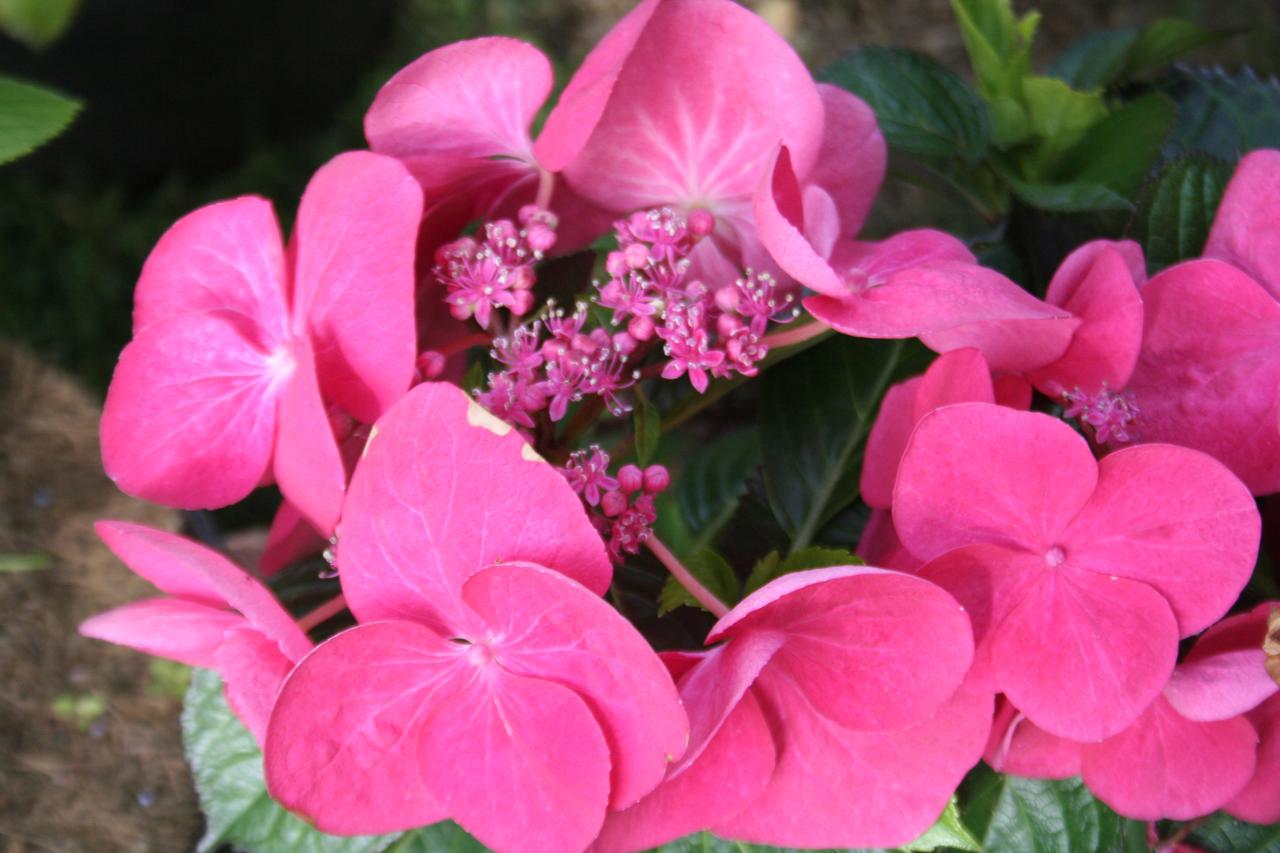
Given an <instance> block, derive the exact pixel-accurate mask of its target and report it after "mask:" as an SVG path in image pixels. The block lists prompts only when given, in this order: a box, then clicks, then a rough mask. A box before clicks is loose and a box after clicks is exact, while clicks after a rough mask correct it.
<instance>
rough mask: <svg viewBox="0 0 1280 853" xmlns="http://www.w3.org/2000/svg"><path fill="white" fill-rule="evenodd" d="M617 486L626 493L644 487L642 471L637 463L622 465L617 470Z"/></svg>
mask: <svg viewBox="0 0 1280 853" xmlns="http://www.w3.org/2000/svg"><path fill="white" fill-rule="evenodd" d="M618 488H619V489H621V490H622V491H624V492H626V493H627V494H631V493H632V492H638V491H640V490H641V489H642V488H644V472H643V471H641V470H640V467H639V466H638V465H623V466H622V468H621V469H620V470H619V471H618Z"/></svg>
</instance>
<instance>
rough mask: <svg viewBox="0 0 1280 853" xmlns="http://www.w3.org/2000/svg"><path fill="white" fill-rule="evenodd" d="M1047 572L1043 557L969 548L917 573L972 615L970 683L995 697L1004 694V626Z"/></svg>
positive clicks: (934, 561)
mask: <svg viewBox="0 0 1280 853" xmlns="http://www.w3.org/2000/svg"><path fill="white" fill-rule="evenodd" d="M1043 571H1044V560H1043V559H1042V558H1041V557H1040V556H1038V555H1034V554H1028V553H1027V552H1026V551H1018V550H1013V549H1010V548H1002V547H1000V546H998V545H966V546H964V547H961V548H956V549H954V550H951V551H947V552H946V553H945V554H943V555H942V556H940V557H935V558H934V559H932V560H930V561H929V562H927V563H925V564H924V565H923V566H921V567H920V568H919V569H917V574H919V575H920V577H922V578H925V579H926V580H929V581H932V582H933V583H936V584H937V585H938V586H940V587H942V588H943V589H945V590H946V591H947V592H949V593H951V595H953V596H954V597H955V599H956V600H957V601H959V602H960V604H961V606H962V607H964V610H965V613H966V614H968V616H969V623H970V625H972V626H973V637H974V644H975V648H974V655H973V666H972V667H971V668H970V670H969V674H968V675H967V676H966V678H965V682H966V683H967V684H970V685H972V686H974V687H978V688H981V689H984V690H989V691H990V692H992V693H995V692H997V691H999V689H1000V685H999V678H998V673H997V667H996V665H995V662H994V650H995V646H996V644H995V637H996V635H997V633H998V631H999V627H1000V623H1001V622H1003V621H1004V619H1005V617H1006V616H1008V615H1009V613H1010V612H1011V611H1012V610H1013V608H1014V607H1015V606H1016V605H1017V603H1018V602H1019V601H1021V600H1022V598H1023V597H1024V596H1026V594H1027V592H1028V590H1029V589H1030V588H1031V587H1032V586H1033V585H1035V584H1036V583H1037V582H1038V581H1039V579H1040V577H1041V575H1042V573H1043Z"/></svg>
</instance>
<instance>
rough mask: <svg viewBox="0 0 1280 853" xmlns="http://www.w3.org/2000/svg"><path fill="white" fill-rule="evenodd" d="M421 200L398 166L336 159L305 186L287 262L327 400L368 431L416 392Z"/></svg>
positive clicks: (299, 321) (298, 319) (298, 323)
mask: <svg viewBox="0 0 1280 853" xmlns="http://www.w3.org/2000/svg"><path fill="white" fill-rule="evenodd" d="M421 219H422V190H421V189H420V188H419V187H418V184H417V182H416V181H415V180H414V179H413V177H412V176H411V175H410V174H409V172H408V170H406V169H405V168H404V166H402V165H401V164H400V163H399V162H398V161H396V160H394V159H392V158H391V157H384V156H382V155H379V154H371V153H369V152H368V151H350V152H347V153H345V154H339V155H338V156H337V157H334V158H333V159H332V160H330V161H329V162H328V163H326V164H325V165H324V166H322V167H321V168H320V170H319V171H318V172H316V174H315V175H314V176H313V177H312V178H311V182H310V183H309V184H307V189H306V192H305V193H303V195H302V202H301V203H300V205H299V206H298V222H297V225H296V226H295V227H294V233H293V244H292V245H291V246H290V252H291V255H292V257H293V259H294V269H293V325H294V330H295V332H296V333H297V334H299V335H302V334H307V333H309V334H310V336H311V342H312V347H313V349H314V352H315V360H316V373H317V375H318V376H319V377H320V387H321V388H322V389H323V391H324V395H325V398H326V399H327V400H329V401H331V402H333V403H336V404H338V405H339V406H341V407H342V408H343V409H345V410H346V411H347V413H348V414H350V415H351V416H352V417H354V418H355V419H356V420H358V421H361V422H363V423H371V422H372V421H374V420H375V419H376V418H377V417H378V416H379V415H381V414H382V413H383V412H384V411H386V409H387V407H388V406H390V405H391V404H392V403H394V402H395V401H396V400H398V399H399V398H400V396H401V395H403V394H404V392H405V391H407V390H409V383H410V381H411V380H412V379H413V370H414V358H415V357H416V356H417V339H416V331H415V329H414V325H413V293H414V258H415V255H416V244H417V238H418V223H419V222H420V221H421Z"/></svg>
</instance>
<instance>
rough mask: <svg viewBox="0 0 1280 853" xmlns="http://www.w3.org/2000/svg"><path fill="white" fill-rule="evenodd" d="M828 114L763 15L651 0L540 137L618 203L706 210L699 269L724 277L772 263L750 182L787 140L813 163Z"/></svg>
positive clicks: (805, 166) (590, 194)
mask: <svg viewBox="0 0 1280 853" xmlns="http://www.w3.org/2000/svg"><path fill="white" fill-rule="evenodd" d="M712 34H714V35H712ZM850 97H851V96H850ZM822 127H823V106H822V102H821V100H820V98H819V96H818V90H817V88H816V87H815V85H814V82H813V78H812V77H811V76H810V75H809V72H808V69H806V68H805V66H804V63H803V62H801V60H800V58H799V57H798V56H796V54H795V52H794V51H793V50H792V49H791V48H790V46H788V45H787V43H786V42H785V41H784V40H783V39H782V38H781V37H780V36H778V34H777V33H776V32H774V31H773V30H772V29H771V28H770V27H769V25H768V24H767V23H765V22H764V21H763V20H762V19H761V18H759V17H757V16H756V15H754V14H752V13H751V12H749V11H748V10H746V9H744V8H742V7H741V6H739V5H738V4H736V3H733V2H730V0H662V2H659V0H645V2H643V3H640V4H639V5H638V6H636V8H635V9H633V10H632V11H631V12H630V13H629V14H628V15H627V16H626V17H625V18H623V19H622V20H621V21H620V22H619V23H618V24H617V25H616V26H615V27H614V28H613V29H612V30H611V31H610V32H609V33H608V34H607V35H606V36H605V37H604V38H603V39H602V40H601V41H600V43H599V44H598V45H597V46H596V48H595V49H594V50H593V51H592V52H591V54H590V55H589V56H588V57H587V58H586V60H585V61H584V62H583V64H582V67H581V68H580V69H579V70H578V72H577V73H576V74H575V75H574V77H573V79H572V80H570V81H569V85H568V86H567V87H566V89H565V91H564V94H563V95H562V96H561V99H560V103H559V106H558V107H557V109H556V111H555V112H554V113H553V114H552V115H551V116H549V117H548V119H547V124H546V129H545V130H544V131H543V135H542V138H540V139H539V140H538V142H537V144H536V146H535V149H534V150H535V152H536V154H537V156H538V159H539V160H540V161H541V162H542V163H543V164H544V165H546V166H547V168H549V169H552V170H561V169H563V174H564V177H565V178H567V179H568V181H569V184H570V185H571V186H572V188H573V189H574V191H575V192H577V193H579V194H581V195H582V196H584V197H586V198H587V199H589V200H590V201H591V202H592V203H594V204H595V205H597V206H598V207H600V208H602V209H604V210H608V211H610V212H613V213H614V214H616V215H626V214H629V213H631V212H632V211H637V210H645V209H648V208H659V207H663V206H671V207H672V208H674V209H675V210H677V211H678V212H680V213H682V214H686V215H689V214H692V213H695V212H697V211H704V212H706V213H710V214H711V216H712V221H713V222H714V230H713V231H712V232H711V233H710V234H709V235H708V237H707V239H705V240H702V241H701V242H700V243H699V244H698V246H697V248H696V249H695V250H694V252H693V255H692V260H693V271H692V273H691V276H692V277H693V278H696V279H699V280H701V281H704V282H705V283H706V284H707V285H708V286H710V287H711V288H712V289H717V288H719V287H724V286H727V285H729V284H731V283H732V282H733V280H734V279H735V278H736V277H737V276H738V274H739V270H740V269H742V268H744V267H751V268H754V269H758V270H769V269H772V268H773V266H774V265H773V264H772V262H771V261H770V260H769V257H768V254H767V253H766V252H765V251H764V250H763V248H762V247H761V245H760V241H759V238H758V237H757V235H756V228H755V223H754V221H753V217H752V213H751V197H752V194H753V193H754V192H755V189H756V186H757V185H758V184H759V182H760V180H761V178H762V177H763V175H764V174H765V171H766V170H767V168H768V165H769V162H770V159H771V158H772V156H773V154H774V151H775V150H776V147H777V144H778V142H779V140H786V141H787V143H788V144H789V145H790V146H791V148H792V151H793V156H794V158H795V161H796V164H797V168H798V169H799V170H800V171H801V173H802V174H807V173H808V172H809V171H810V170H811V169H813V168H815V165H816V163H817V155H818V145H819V141H820V139H821V137H822ZM580 131H585V132H586V133H587V134H589V135H588V136H587V138H586V140H585V144H583V145H581V147H580V148H579V147H578V145H577V144H576V143H577V140H578V138H579V137H577V136H574V133H576V132H580ZM570 137H572V138H573V139H574V143H575V144H572V145H566V144H564V140H565V139H566V138H570ZM848 159H849V160H850V161H856V160H857V157H856V156H853V155H852V154H851V155H850V156H849V158H848ZM859 192H863V193H867V192H868V190H867V189H866V188H863V189H860V190H859ZM869 192H870V193H874V187H872V188H870V190H869Z"/></svg>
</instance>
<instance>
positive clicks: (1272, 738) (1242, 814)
mask: <svg viewBox="0 0 1280 853" xmlns="http://www.w3.org/2000/svg"><path fill="white" fill-rule="evenodd" d="M1245 716H1246V718H1247V719H1248V720H1249V722H1250V723H1252V724H1253V727H1254V729H1255V730H1256V731H1257V732H1258V766H1257V769H1256V770H1255V771H1254V774H1253V778H1252V779H1250V780H1249V784H1248V785H1246V786H1245V788H1244V790H1243V791H1241V792H1240V793H1239V794H1237V795H1236V796H1235V798H1234V799H1232V800H1231V802H1229V803H1227V804H1226V805H1225V806H1224V807H1223V808H1224V809H1225V810H1226V811H1227V812H1228V813H1230V814H1232V815H1234V816H1235V817H1238V818H1240V819H1241V820H1247V821H1249V822H1251V823H1264V824H1266V823H1275V822H1276V821H1280V696H1272V697H1271V698H1270V699H1268V700H1267V701H1266V702H1263V703H1262V704H1261V705H1259V706H1258V707H1257V708H1255V709H1253V710H1252V711H1250V712H1249V713H1248V714H1246V715H1245Z"/></svg>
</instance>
